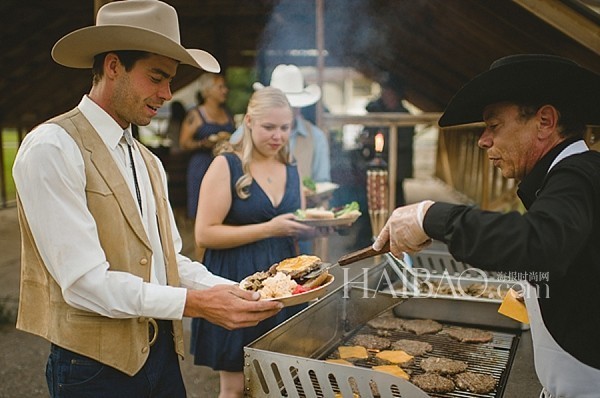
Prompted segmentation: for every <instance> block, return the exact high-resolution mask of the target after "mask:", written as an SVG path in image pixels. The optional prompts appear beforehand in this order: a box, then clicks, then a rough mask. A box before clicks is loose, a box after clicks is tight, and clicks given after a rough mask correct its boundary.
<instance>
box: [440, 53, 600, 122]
mask: <svg viewBox="0 0 600 398" xmlns="http://www.w3.org/2000/svg"><path fill="white" fill-rule="evenodd" d="M502 101H523V102H528V101H530V102H534V103H548V104H552V105H555V106H556V107H557V108H559V109H563V108H564V107H568V108H570V109H571V110H572V111H574V112H576V114H577V115H578V117H579V118H581V121H582V122H584V123H586V124H590V125H600V75H598V74H596V73H594V72H592V71H590V70H588V69H585V68H583V67H581V66H579V65H578V64H576V63H575V62H573V61H571V60H570V59H567V58H562V57H558V56H554V55H545V54H519V55H511V56H508V57H504V58H500V59H498V60H496V61H494V63H492V65H491V66H490V69H489V70H487V71H485V72H483V73H481V74H480V75H478V76H476V77H475V78H473V79H472V80H471V81H470V82H468V83H467V84H465V85H464V86H463V87H462V88H461V89H460V90H459V91H458V92H457V93H456V94H455V95H454V97H453V98H452V99H451V100H450V103H449V104H448V106H447V107H446V110H445V111H444V114H443V115H442V117H441V118H440V120H439V125H440V126H441V127H447V126H455V125H459V124H467V123H475V122H481V121H482V120H483V117H482V115H483V109H484V108H485V107H486V106H487V105H490V104H494V103H497V102H502Z"/></svg>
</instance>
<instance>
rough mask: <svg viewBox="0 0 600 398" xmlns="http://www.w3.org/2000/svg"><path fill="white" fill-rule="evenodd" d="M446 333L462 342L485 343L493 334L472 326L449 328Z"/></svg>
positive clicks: (491, 338) (490, 339)
mask: <svg viewBox="0 0 600 398" xmlns="http://www.w3.org/2000/svg"><path fill="white" fill-rule="evenodd" d="M446 333H448V336H450V337H452V338H453V339H454V340H458V341H460V342H462V343H487V342H490V341H492V340H493V338H494V335H493V334H492V333H490V332H488V331H486V330H481V329H473V328H450V329H447V330H446Z"/></svg>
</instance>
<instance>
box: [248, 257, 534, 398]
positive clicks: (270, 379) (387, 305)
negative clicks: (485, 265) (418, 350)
mask: <svg viewBox="0 0 600 398" xmlns="http://www.w3.org/2000/svg"><path fill="white" fill-rule="evenodd" d="M446 257H449V255H446ZM442 258H444V255H443V251H438V250H433V251H430V252H424V254H422V255H421V257H416V258H415V267H417V266H421V265H427V268H428V269H429V270H430V272H431V280H435V278H444V279H445V280H446V281H447V280H448V278H451V279H450V281H451V283H452V281H453V280H455V281H456V282H457V283H458V279H456V278H458V275H460V274H462V273H464V270H465V269H467V268H468V266H465V265H464V264H460V263H456V262H454V264H445V265H444V264H442V263H443V262H446V261H447V259H445V258H444V259H443V261H442V260H441V259H442ZM440 261H442V263H440ZM452 261H454V260H452ZM398 265H399V262H398V261H397V260H396V259H395V258H394V257H393V256H391V255H386V256H385V257H384V256H379V257H378V258H375V259H367V260H362V261H361V262H360V263H356V264H354V265H351V266H348V267H345V268H341V267H339V266H334V267H333V268H332V269H331V271H332V273H334V274H337V275H336V282H337V287H334V288H333V289H332V290H331V291H330V292H329V293H328V294H327V295H326V296H324V297H323V298H321V299H320V300H318V301H317V302H316V303H314V304H312V305H310V306H309V307H308V308H307V309H305V310H304V311H302V312H301V313H299V314H297V315H296V316H294V317H292V318H290V319H289V320H287V321H286V322H285V323H283V324H281V325H280V326H278V327H277V328H275V329H273V330H271V331H270V332H269V333H267V334H265V335H263V336H262V337H260V338H259V339H257V340H255V341H254V342H252V343H251V344H250V345H248V346H247V347H245V349H244V353H245V361H244V362H245V363H244V376H245V382H246V396H249V397H299V398H300V397H325V398H329V397H336V396H339V397H382V398H385V397H401V398H422V397H428V396H431V397H487V398H491V397H503V396H504V394H505V391H507V389H511V388H512V389H513V391H514V390H515V383H518V382H519V380H516V379H514V378H513V377H511V375H510V370H511V368H512V367H513V366H514V365H515V358H519V360H520V361H524V360H525V361H528V362H529V361H530V363H533V359H532V358H531V353H530V351H529V350H528V347H527V346H525V347H523V348H524V350H525V351H523V350H521V351H523V352H519V347H520V344H519V343H520V341H521V338H522V333H523V331H526V330H527V327H526V325H523V324H521V323H519V322H517V321H513V320H511V319H509V318H507V317H504V316H502V315H500V314H498V313H497V309H498V306H499V304H500V300H499V299H487V298H481V297H464V296H460V297H453V296H439V295H438V296H436V295H433V296H431V295H428V296H423V295H419V294H418V293H416V291H415V290H414V285H413V284H412V283H413V282H415V281H414V280H413V279H412V278H411V275H412V273H410V272H409V273H408V274H403V275H399V274H398V269H399V267H398ZM438 265H440V266H441V268H439V269H437V268H436V267H438ZM444 270H445V271H447V272H444ZM453 278H454V279H453ZM473 280H474V281H477V278H476V277H473ZM344 281H346V282H347V283H345V284H344V283H343V282H344ZM490 283H501V281H497V280H494V279H492V280H491V281H490ZM389 311H393V312H394V313H395V314H396V315H397V316H399V317H402V318H415V319H433V320H436V321H438V322H440V323H442V324H443V326H444V329H443V330H442V331H441V332H439V333H437V334H430V335H421V336H416V335H415V334H412V333H410V332H406V331H400V330H397V331H396V330H395V331H390V333H389V335H388V336H386V338H388V339H390V340H391V341H392V342H393V341H396V340H398V339H402V338H410V339H413V340H420V341H426V342H429V343H430V344H432V346H433V347H434V350H433V351H432V352H429V353H427V354H425V355H424V356H423V357H416V358H415V360H414V362H413V363H412V364H411V365H410V366H408V367H406V368H404V370H405V371H407V373H409V374H411V375H417V374H420V373H423V371H422V370H421V369H420V367H419V363H420V360H421V359H422V358H424V357H431V356H433V357H445V358H451V359H456V360H462V361H465V362H467V363H468V365H469V369H468V370H470V371H474V372H478V373H485V374H489V375H492V376H493V377H494V378H495V380H496V382H497V386H496V389H495V390H494V391H493V392H491V393H488V394H475V393H471V392H466V391H460V390H457V389H455V390H454V391H453V392H450V393H445V394H433V393H431V394H430V395H427V393H425V392H424V391H422V390H421V389H419V388H417V387H416V386H415V385H413V384H412V383H410V382H409V381H407V380H404V379H401V378H398V377H394V376H392V375H389V374H386V373H382V372H379V371H375V370H372V369H371V367H372V366H374V365H376V364H379V363H375V362H374V360H373V358H372V355H370V356H369V359H365V360H359V361H355V362H354V365H355V366H346V365H341V364H338V363H332V362H327V361H326V360H327V359H331V358H335V357H336V353H337V348H338V347H339V346H341V345H354V344H353V343H352V342H351V339H352V337H353V336H355V335H357V334H375V333H376V332H377V331H376V330H375V329H372V328H371V327H370V326H369V325H367V322H368V321H369V320H371V319H373V318H375V317H377V316H379V315H381V314H384V313H386V312H389ZM457 326H458V327H463V326H464V327H477V328H480V329H486V330H488V331H490V332H491V333H492V335H493V340H492V341H491V342H490V343H485V344H468V343H461V342H458V341H454V340H452V339H450V338H449V337H448V336H447V334H446V331H447V330H449V329H450V328H452V327H457ZM525 337H526V339H525V341H526V342H527V343H528V345H529V344H530V340H529V334H528V332H526V334H525ZM518 368H519V372H521V374H520V375H519V376H518V377H520V379H521V380H522V379H524V380H526V381H528V382H530V381H531V380H534V381H535V375H534V374H533V373H532V368H531V366H523V364H519V365H518ZM534 384H535V382H534ZM530 388H531V387H530ZM534 389H537V386H534ZM516 391H521V388H520V386H518V387H517V388H516ZM537 391H539V390H537ZM507 396H510V395H507ZM519 396H523V397H524V396H527V395H519Z"/></svg>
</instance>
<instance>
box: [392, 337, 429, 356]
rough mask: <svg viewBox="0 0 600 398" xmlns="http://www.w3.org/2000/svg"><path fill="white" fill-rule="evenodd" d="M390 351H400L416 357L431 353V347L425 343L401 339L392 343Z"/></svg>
mask: <svg viewBox="0 0 600 398" xmlns="http://www.w3.org/2000/svg"><path fill="white" fill-rule="evenodd" d="M392 349H393V350H402V351H405V352H406V353H408V354H410V355H413V356H415V357H416V356H420V355H424V354H425V353H428V352H431V351H432V350H433V346H432V345H431V344H429V343H427V342H425V341H416V340H409V339H401V340H398V341H395V342H393V343H392Z"/></svg>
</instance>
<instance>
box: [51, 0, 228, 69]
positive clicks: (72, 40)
mask: <svg viewBox="0 0 600 398" xmlns="http://www.w3.org/2000/svg"><path fill="white" fill-rule="evenodd" d="M119 50H137V51H147V52H151V53H154V54H158V55H163V56H165V57H169V58H173V59H174V60H177V61H179V62H181V63H183V64H187V65H192V66H194V67H197V68H200V69H204V70H206V71H209V72H219V71H220V70H221V67H220V66H219V62H217V60H216V59H215V57H213V56H212V55H211V54H209V53H208V52H206V51H203V50H195V49H186V48H184V47H183V46H182V45H181V42H180V40H179V21H178V18H177V12H176V11H175V9H174V8H173V7H171V6H170V5H168V4H166V3H163V2H162V1H158V0H126V1H114V2H111V3H108V4H106V5H104V6H103V7H102V8H100V10H98V15H97V18H96V25H95V26H88V27H85V28H82V29H78V30H76V31H74V32H71V33H69V34H67V35H66V36H64V37H63V38H61V39H60V40H59V41H57V42H56V44H55V45H54V47H53V48H52V58H54V60H55V61H56V62H57V63H59V64H61V65H64V66H68V67H71V68H91V67H92V65H93V63H94V56H95V55H97V54H101V53H103V52H108V51H119Z"/></svg>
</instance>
